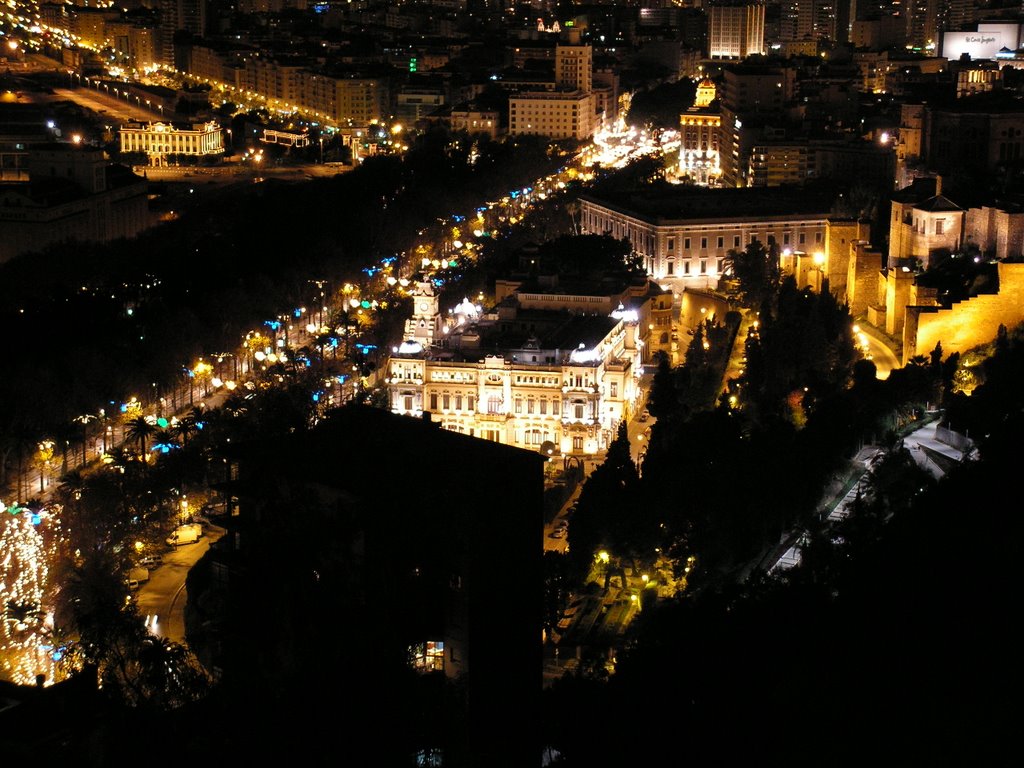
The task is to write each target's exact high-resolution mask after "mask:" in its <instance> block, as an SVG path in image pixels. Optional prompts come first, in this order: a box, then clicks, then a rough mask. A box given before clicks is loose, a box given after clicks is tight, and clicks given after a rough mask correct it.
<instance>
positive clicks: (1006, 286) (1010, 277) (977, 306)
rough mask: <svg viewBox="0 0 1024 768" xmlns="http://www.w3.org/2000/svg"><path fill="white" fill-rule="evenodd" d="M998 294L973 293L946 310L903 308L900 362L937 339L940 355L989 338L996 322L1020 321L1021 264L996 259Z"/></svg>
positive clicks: (1023, 311) (1023, 303) (1023, 301)
mask: <svg viewBox="0 0 1024 768" xmlns="http://www.w3.org/2000/svg"><path fill="white" fill-rule="evenodd" d="M997 268H998V270H999V293H997V294H984V295H981V296H976V297H974V298H972V299H969V300H967V301H962V302H960V303H958V304H956V305H955V306H953V307H952V308H950V309H940V308H937V307H907V317H906V324H905V325H904V330H903V364H904V365H906V364H907V361H909V360H910V358H912V357H914V356H915V355H927V354H928V353H929V352H931V351H932V350H933V349H935V345H936V344H938V343H939V342H941V343H942V353H943V355H944V356H946V355H950V354H952V353H953V352H960V353H961V354H962V353H964V352H966V351H967V350H968V349H971V348H972V347H976V346H978V345H979V344H987V343H988V342H990V341H992V340H993V339H994V338H995V337H996V334H997V332H998V330H999V326H1000V325H1005V326H1006V327H1007V328H1012V327H1013V326H1015V325H1017V324H1019V323H1021V322H1024V264H1007V263H1003V262H1000V263H999V264H998V265H997Z"/></svg>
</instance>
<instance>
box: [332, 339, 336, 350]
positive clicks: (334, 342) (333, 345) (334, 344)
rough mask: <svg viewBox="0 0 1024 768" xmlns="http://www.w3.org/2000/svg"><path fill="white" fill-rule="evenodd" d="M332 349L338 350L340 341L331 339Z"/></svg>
mask: <svg viewBox="0 0 1024 768" xmlns="http://www.w3.org/2000/svg"><path fill="white" fill-rule="evenodd" d="M331 347H332V348H334V349H337V348H338V340H337V339H331Z"/></svg>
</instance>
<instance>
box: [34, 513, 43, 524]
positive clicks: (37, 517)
mask: <svg viewBox="0 0 1024 768" xmlns="http://www.w3.org/2000/svg"><path fill="white" fill-rule="evenodd" d="M41 522H43V518H41V517H40V516H39V513H38V512H33V513H32V525H39V524H40V523H41Z"/></svg>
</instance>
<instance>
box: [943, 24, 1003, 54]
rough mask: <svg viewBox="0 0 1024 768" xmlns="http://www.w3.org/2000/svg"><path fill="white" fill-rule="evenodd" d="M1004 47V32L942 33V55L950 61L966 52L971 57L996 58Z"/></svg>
mask: <svg viewBox="0 0 1024 768" xmlns="http://www.w3.org/2000/svg"><path fill="white" fill-rule="evenodd" d="M1002 47H1003V33H1002V32H995V31H992V32H943V33H942V55H943V56H944V57H945V58H946V59H948V60H949V61H956V60H957V59H959V58H960V57H961V56H962V55H963V54H965V53H967V54H970V57H971V59H995V57H996V52H997V51H998V50H999V49H1000V48H1002Z"/></svg>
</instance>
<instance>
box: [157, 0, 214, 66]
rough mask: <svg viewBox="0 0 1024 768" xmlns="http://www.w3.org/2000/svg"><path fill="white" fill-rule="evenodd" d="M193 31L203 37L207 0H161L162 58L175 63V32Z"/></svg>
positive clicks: (166, 61)
mask: <svg viewBox="0 0 1024 768" xmlns="http://www.w3.org/2000/svg"><path fill="white" fill-rule="evenodd" d="M179 31H185V32H191V33H192V34H193V35H195V36H196V37H202V36H203V34H204V33H205V31H206V0H160V59H161V63H162V64H168V65H170V64H173V63H174V33H175V32H179Z"/></svg>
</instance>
